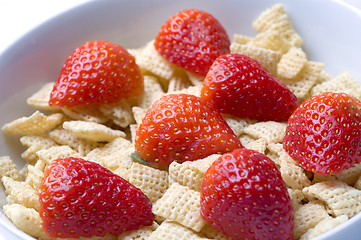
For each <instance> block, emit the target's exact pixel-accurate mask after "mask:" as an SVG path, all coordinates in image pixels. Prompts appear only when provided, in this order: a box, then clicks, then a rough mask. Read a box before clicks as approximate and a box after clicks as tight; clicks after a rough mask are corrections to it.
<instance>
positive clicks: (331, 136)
mask: <svg viewBox="0 0 361 240" xmlns="http://www.w3.org/2000/svg"><path fill="white" fill-rule="evenodd" d="M360 126H361V102H360V100H358V99H356V98H354V97H352V96H350V95H348V94H345V93H331V92H326V93H322V94H320V95H316V96H313V97H311V98H310V99H308V100H306V101H305V102H303V103H302V104H301V105H300V106H299V107H298V108H297V109H296V111H295V112H294V113H293V114H292V116H291V117H290V119H289V120H288V123H287V128H286V135H285V137H284V139H283V147H284V149H285V150H286V151H287V153H288V154H289V155H290V156H291V157H292V158H293V159H294V160H296V161H297V162H298V163H299V164H300V166H302V167H303V168H305V169H306V170H308V171H312V172H315V173H320V174H323V175H330V174H337V173H340V172H342V170H343V169H347V168H350V167H352V166H354V165H355V164H357V163H359V162H360V161H361V128H360Z"/></svg>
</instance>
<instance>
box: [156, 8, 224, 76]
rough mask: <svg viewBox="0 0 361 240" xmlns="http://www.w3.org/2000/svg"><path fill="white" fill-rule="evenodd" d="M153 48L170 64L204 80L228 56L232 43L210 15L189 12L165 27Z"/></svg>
mask: <svg viewBox="0 0 361 240" xmlns="http://www.w3.org/2000/svg"><path fill="white" fill-rule="evenodd" d="M154 46H155V49H156V50H157V51H158V52H159V53H160V54H161V55H162V56H163V57H164V58H166V59H167V60H169V61H170V62H171V63H174V64H176V65H178V66H179V67H182V68H185V69H186V70H188V71H190V72H192V73H195V74H198V75H201V76H205V75H206V74H207V72H208V69H209V67H210V66H211V65H212V63H213V61H214V60H215V59H216V58H217V57H218V56H219V55H222V54H225V53H229V51H230V50H229V47H230V40H229V37H228V35H227V32H226V30H225V29H224V28H223V26H222V25H221V24H220V22H219V21H218V20H217V19H216V18H215V17H213V16H212V15H211V14H210V13H208V12H205V11H201V10H198V9H188V10H183V11H180V12H179V13H178V14H176V15H174V16H172V17H171V18H169V19H168V20H167V21H166V22H165V23H164V25H163V26H162V27H161V28H160V30H159V33H158V35H157V37H156V38H155V41H154Z"/></svg>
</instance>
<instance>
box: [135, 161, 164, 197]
mask: <svg viewBox="0 0 361 240" xmlns="http://www.w3.org/2000/svg"><path fill="white" fill-rule="evenodd" d="M129 175H130V178H129V182H130V183H131V184H133V185H134V186H136V187H138V188H140V189H141V190H142V192H143V193H144V194H145V195H147V197H148V198H149V199H150V201H151V202H152V203H155V202H156V201H157V200H158V199H159V198H161V197H162V196H163V194H164V192H165V191H166V190H167V188H168V172H167V171H162V170H158V169H154V168H152V167H148V166H145V165H142V164H139V163H134V164H133V165H132V166H131V167H130V169H129Z"/></svg>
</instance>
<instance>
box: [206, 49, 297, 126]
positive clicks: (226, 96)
mask: <svg viewBox="0 0 361 240" xmlns="http://www.w3.org/2000/svg"><path fill="white" fill-rule="evenodd" d="M201 95H202V98H204V99H206V100H209V101H212V103H213V105H214V106H215V107H216V108H217V109H219V110H220V111H221V112H222V113H227V114H230V115H233V116H236V117H240V118H250V119H254V120H259V121H281V122H282V121H287V120H288V117H289V116H290V115H291V114H292V112H293V111H294V110H295V109H296V108H297V106H298V105H299V102H298V99H297V97H296V96H295V95H294V94H293V93H292V92H291V91H290V90H289V89H288V88H287V87H286V86H285V85H284V84H283V83H282V82H281V81H280V80H278V79H277V78H275V77H274V76H272V75H271V74H270V73H269V72H268V71H267V70H266V69H265V68H263V67H262V66H261V65H260V64H259V63H258V62H257V61H256V60H254V59H252V58H250V57H248V56H244V55H240V54H226V55H222V56H219V57H218V58H217V59H216V60H215V62H214V63H213V65H212V66H211V68H210V70H209V72H208V74H207V76H206V78H205V80H204V87H203V88H202V93H201Z"/></svg>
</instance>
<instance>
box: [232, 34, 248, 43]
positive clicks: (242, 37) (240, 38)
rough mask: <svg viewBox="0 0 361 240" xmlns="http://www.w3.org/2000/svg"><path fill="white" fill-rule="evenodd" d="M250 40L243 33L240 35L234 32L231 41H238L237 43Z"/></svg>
mask: <svg viewBox="0 0 361 240" xmlns="http://www.w3.org/2000/svg"><path fill="white" fill-rule="evenodd" d="M251 40H252V38H251V37H249V36H245V35H241V34H234V35H233V41H232V42H234V43H238V44H247V43H249V42H250V41H251Z"/></svg>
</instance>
